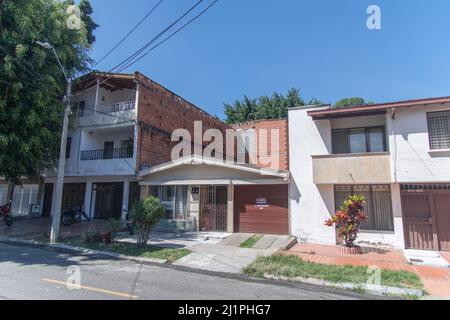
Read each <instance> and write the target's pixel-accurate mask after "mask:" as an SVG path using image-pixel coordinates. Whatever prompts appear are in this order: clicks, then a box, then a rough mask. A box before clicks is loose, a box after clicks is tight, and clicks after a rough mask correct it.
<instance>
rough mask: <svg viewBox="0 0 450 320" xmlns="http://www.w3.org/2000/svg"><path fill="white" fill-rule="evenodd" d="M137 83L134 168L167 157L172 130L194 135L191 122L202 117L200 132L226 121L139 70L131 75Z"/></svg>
mask: <svg viewBox="0 0 450 320" xmlns="http://www.w3.org/2000/svg"><path fill="white" fill-rule="evenodd" d="M135 77H136V81H137V83H138V84H139V102H138V103H139V104H138V106H139V110H138V128H139V129H138V153H137V168H138V169H142V168H145V167H152V166H156V165H160V164H163V163H166V162H170V161H171V152H172V148H173V147H174V146H175V145H176V144H177V143H174V142H171V135H172V132H173V131H174V130H176V129H186V130H188V131H189V132H190V133H191V135H192V139H193V138H194V122H195V121H202V123H203V132H204V131H206V130H208V129H212V128H214V129H219V130H221V131H222V132H225V130H226V129H229V128H230V127H228V126H227V125H225V124H224V123H222V122H221V121H219V120H217V119H216V118H214V117H213V116H211V115H209V114H208V113H206V112H205V111H203V110H201V109H199V108H198V107H196V106H194V105H193V104H192V103H190V102H188V101H186V100H184V99H183V98H181V97H180V96H178V95H176V94H175V93H173V92H171V91H170V90H168V89H166V88H164V87H163V86H161V85H160V84H158V83H156V82H154V81H152V80H150V79H149V78H147V77H145V76H144V75H142V74H140V73H138V72H137V73H136V75H135Z"/></svg>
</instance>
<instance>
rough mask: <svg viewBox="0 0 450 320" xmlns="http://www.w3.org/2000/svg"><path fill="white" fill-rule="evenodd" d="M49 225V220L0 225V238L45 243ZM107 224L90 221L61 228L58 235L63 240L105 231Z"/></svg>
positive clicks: (26, 220) (99, 221)
mask: <svg viewBox="0 0 450 320" xmlns="http://www.w3.org/2000/svg"><path fill="white" fill-rule="evenodd" d="M51 223H52V221H51V219H50V218H34V219H25V220H16V221H14V223H13V225H12V227H7V226H5V225H4V224H3V223H0V236H5V237H11V238H19V239H23V240H35V241H42V242H45V241H48V238H49V235H50V229H51ZM108 224H109V222H108V221H102V220H91V222H83V223H78V224H75V225H73V226H70V227H64V226H61V230H60V234H61V237H62V238H63V239H64V238H69V237H74V236H82V235H84V234H85V233H86V231H88V230H90V229H97V230H105V229H106V227H107V226H108Z"/></svg>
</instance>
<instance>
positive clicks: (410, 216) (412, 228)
mask: <svg viewBox="0 0 450 320" xmlns="http://www.w3.org/2000/svg"><path fill="white" fill-rule="evenodd" d="M402 207H403V215H404V228H405V241H406V247H407V248H410V249H423V250H435V251H438V250H442V251H450V186H446V185H423V186H403V191H402Z"/></svg>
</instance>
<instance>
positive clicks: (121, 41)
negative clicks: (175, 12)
mask: <svg viewBox="0 0 450 320" xmlns="http://www.w3.org/2000/svg"><path fill="white" fill-rule="evenodd" d="M163 2H164V0H160V1H159V2H158V3H157V4H156V5H155V6H154V7H153V8H152V9H151V10H150V11H149V12H148V13H147V14H146V15H145V16H144V18H142V19H141V21H139V22H138V23H137V24H136V25H135V26H134V27H133V28H132V29H131V30H130V31H129V32H128V33H127V34H126V35H125V36H124V37H123V38H122V39H121V40H120V41H119V42H118V43H117V44H116V45H115V46H114V47H113V48H112V49H111V50H109V51H108V52H107V53H106V54H105V55H104V56H103V57H102V58H101V59H100V60H99V61H97V62H96V63H95V64H94V67H96V66H97V65H99V64H100V63H101V62H102V61H103V60H105V59H106V58H107V57H108V56H109V55H110V54H111V53H113V52H114V51H115V50H116V49H117V48H118V47H119V46H120V45H121V44H122V43H123V42H124V41H125V40H126V39H128V37H129V36H130V35H131V34H132V33H133V32H134V31H136V29H137V28H139V26H140V25H141V24H142V23H144V21H145V20H147V19H148V18H149V17H150V16H151V14H152V13H153V12H154V11H155V10H156V9H158V7H159V6H160V5H161V4H162V3H163Z"/></svg>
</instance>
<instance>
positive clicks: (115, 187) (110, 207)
mask: <svg viewBox="0 0 450 320" xmlns="http://www.w3.org/2000/svg"><path fill="white" fill-rule="evenodd" d="M122 203H123V182H119V183H97V184H96V186H95V215H94V217H95V219H121V218H122Z"/></svg>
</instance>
